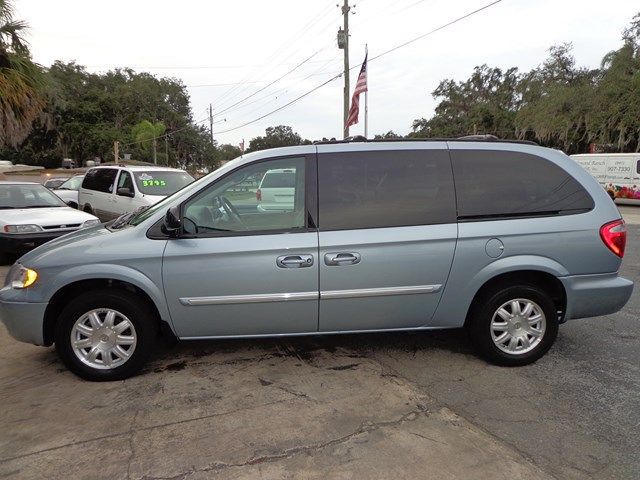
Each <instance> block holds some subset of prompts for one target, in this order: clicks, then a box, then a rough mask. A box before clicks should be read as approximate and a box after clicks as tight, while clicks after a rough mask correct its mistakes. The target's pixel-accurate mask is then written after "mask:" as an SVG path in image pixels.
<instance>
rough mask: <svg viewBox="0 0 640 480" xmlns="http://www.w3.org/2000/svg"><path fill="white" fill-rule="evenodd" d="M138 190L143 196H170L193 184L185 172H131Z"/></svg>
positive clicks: (190, 177) (191, 178)
mask: <svg viewBox="0 0 640 480" xmlns="http://www.w3.org/2000/svg"><path fill="white" fill-rule="evenodd" d="M133 176H134V177H135V179H136V185H138V190H140V192H141V193H143V194H145V195H161V196H166V195H171V194H173V193H175V192H177V191H178V190H180V189H181V188H182V187H185V186H187V185H189V184H190V183H191V182H193V177H192V176H191V175H189V174H188V173H187V172H181V171H176V172H171V171H162V170H160V171H154V170H150V171H146V172H133Z"/></svg>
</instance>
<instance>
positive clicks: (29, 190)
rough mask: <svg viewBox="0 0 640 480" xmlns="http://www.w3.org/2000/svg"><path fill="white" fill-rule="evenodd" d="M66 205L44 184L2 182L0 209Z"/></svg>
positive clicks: (0, 185)
mask: <svg viewBox="0 0 640 480" xmlns="http://www.w3.org/2000/svg"><path fill="white" fill-rule="evenodd" d="M66 206H67V205H66V204H65V203H64V202H63V201H62V200H60V199H59V198H58V197H57V196H55V195H54V194H53V193H51V192H50V191H49V190H47V188H46V187H44V186H43V185H36V184H22V185H21V184H0V209H8V208H45V207H66Z"/></svg>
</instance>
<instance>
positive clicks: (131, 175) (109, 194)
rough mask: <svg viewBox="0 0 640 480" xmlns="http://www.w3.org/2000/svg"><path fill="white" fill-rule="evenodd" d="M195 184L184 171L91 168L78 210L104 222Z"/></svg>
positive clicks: (82, 188) (140, 167)
mask: <svg viewBox="0 0 640 480" xmlns="http://www.w3.org/2000/svg"><path fill="white" fill-rule="evenodd" d="M191 182H193V177H192V176H191V175H189V174H188V173H187V172H185V171H184V170H178V169H175V168H168V167H151V166H149V167H145V166H137V165H136V166H134V165H105V166H100V167H94V168H90V169H89V170H88V171H87V173H86V174H85V176H84V180H83V181H82V185H81V186H80V190H79V191H78V208H79V209H80V210H83V211H85V212H88V213H92V214H94V215H96V216H97V217H98V218H100V219H101V220H103V221H109V220H113V219H114V218H116V217H119V216H120V215H123V214H125V213H128V212H133V211H135V210H138V209H139V208H141V207H149V206H151V205H153V204H155V203H157V202H159V201H160V200H162V199H163V198H165V197H167V196H169V195H171V194H173V193H175V192H177V191H178V190H180V189H181V188H183V187H185V186H186V185H188V184H190V183H191Z"/></svg>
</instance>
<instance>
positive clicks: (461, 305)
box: [430, 255, 569, 328]
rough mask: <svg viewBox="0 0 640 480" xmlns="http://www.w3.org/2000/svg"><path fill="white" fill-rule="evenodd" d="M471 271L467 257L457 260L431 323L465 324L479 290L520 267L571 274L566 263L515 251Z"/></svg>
mask: <svg viewBox="0 0 640 480" xmlns="http://www.w3.org/2000/svg"><path fill="white" fill-rule="evenodd" d="M470 271H471V272H472V271H474V266H471V265H467V262H465V261H458V262H455V261H454V265H453V268H452V269H451V274H450V276H449V281H448V282H447V285H446V286H445V290H444V292H443V294H442V300H441V301H440V305H438V308H437V310H436V313H435V315H434V316H433V319H432V321H431V322H430V326H432V327H446V328H456V327H462V326H463V325H464V321H465V319H466V317H467V312H468V311H469V307H470V306H471V302H472V301H473V298H474V297H475V295H476V293H478V290H480V288H482V286H483V285H484V284H485V283H487V282H488V281H489V280H491V279H492V278H495V277H497V276H498V275H502V274H504V273H509V272H516V271H538V272H545V273H549V274H551V275H553V276H555V277H564V276H567V275H569V272H568V271H567V269H566V268H565V267H564V266H563V265H562V264H560V263H558V262H557V261H555V260H553V259H551V258H548V257H544V256H540V255H514V256H510V257H504V258H498V259H496V260H494V261H492V262H490V263H487V264H486V265H485V266H483V267H481V268H479V269H478V271H477V273H475V275H473V276H469V272H470Z"/></svg>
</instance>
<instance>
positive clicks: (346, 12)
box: [342, 0, 351, 138]
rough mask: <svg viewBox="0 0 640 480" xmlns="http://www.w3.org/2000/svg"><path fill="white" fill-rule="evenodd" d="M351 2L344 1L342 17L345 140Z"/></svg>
mask: <svg viewBox="0 0 640 480" xmlns="http://www.w3.org/2000/svg"><path fill="white" fill-rule="evenodd" d="M350 10H351V7H350V6H349V0H344V5H342V16H343V17H344V47H343V49H344V114H343V123H342V125H343V126H344V138H347V137H348V136H349V127H348V126H347V117H348V116H349V11H350Z"/></svg>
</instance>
